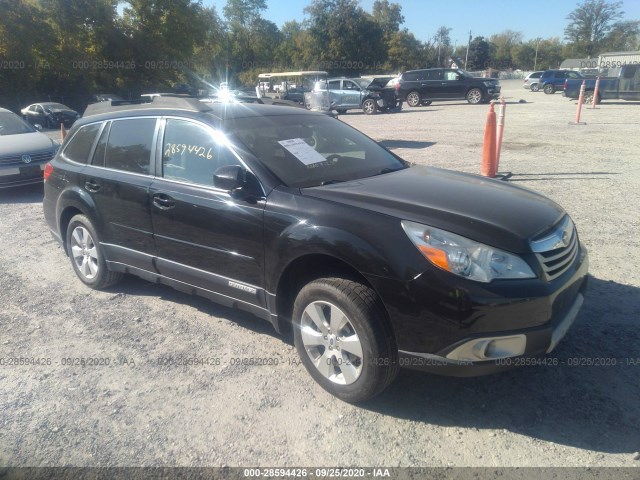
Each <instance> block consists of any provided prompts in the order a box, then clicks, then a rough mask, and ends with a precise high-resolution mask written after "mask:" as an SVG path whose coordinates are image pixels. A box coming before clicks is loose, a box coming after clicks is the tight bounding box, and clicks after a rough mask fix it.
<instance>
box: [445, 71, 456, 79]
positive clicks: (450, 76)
mask: <svg viewBox="0 0 640 480" xmlns="http://www.w3.org/2000/svg"><path fill="white" fill-rule="evenodd" d="M444 79H445V80H449V81H450V80H457V79H458V72H456V71H455V70H445V71H444Z"/></svg>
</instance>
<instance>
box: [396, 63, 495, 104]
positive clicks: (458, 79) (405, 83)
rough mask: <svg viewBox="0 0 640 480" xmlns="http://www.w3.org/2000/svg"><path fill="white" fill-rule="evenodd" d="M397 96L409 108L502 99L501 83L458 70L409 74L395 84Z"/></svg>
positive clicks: (441, 69)
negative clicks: (442, 102) (453, 102)
mask: <svg viewBox="0 0 640 480" xmlns="http://www.w3.org/2000/svg"><path fill="white" fill-rule="evenodd" d="M395 89H396V96H397V98H398V99H399V100H402V101H406V102H407V104H408V105H409V106H410V107H417V106H419V105H429V104H430V103H431V102H432V101H434V100H460V99H466V100H467V101H468V102H469V103H474V104H475V103H482V102H488V101H489V100H491V99H492V98H498V97H499V96H500V82H499V81H498V80H496V79H493V78H480V77H474V76H472V75H471V74H470V73H469V72H466V71H465V70H459V69H455V68H426V69H424V70H409V71H408V72H404V73H403V74H401V75H400V77H399V78H398V80H397V81H396V82H395Z"/></svg>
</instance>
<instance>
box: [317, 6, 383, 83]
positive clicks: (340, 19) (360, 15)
mask: <svg viewBox="0 0 640 480" xmlns="http://www.w3.org/2000/svg"><path fill="white" fill-rule="evenodd" d="M305 12H306V13H307V14H308V15H309V20H308V22H307V25H308V31H309V36H310V40H311V41H310V43H309V48H310V49H311V52H312V53H311V55H310V56H312V57H313V58H315V59H316V60H318V61H319V62H320V66H322V67H323V68H326V69H329V70H332V72H334V73H337V74H345V75H349V76H353V75H357V73H359V72H360V71H362V70H363V69H364V70H377V69H378V66H379V65H382V62H383V61H384V60H385V56H386V55H385V48H384V47H385V45H384V38H383V31H382V28H381V27H380V25H379V24H378V23H377V22H376V21H375V20H374V19H373V17H372V15H371V14H369V13H367V12H365V11H364V10H363V9H362V7H360V5H359V4H358V0H314V1H313V2H312V3H311V4H310V5H308V6H307V7H306V8H305Z"/></svg>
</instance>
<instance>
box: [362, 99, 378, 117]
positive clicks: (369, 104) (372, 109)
mask: <svg viewBox="0 0 640 480" xmlns="http://www.w3.org/2000/svg"><path fill="white" fill-rule="evenodd" d="M362 111H363V112H364V113H366V114H367V115H373V114H374V113H376V112H377V111H378V104H377V103H376V101H375V100H374V99H372V98H367V99H366V100H365V101H364V102H362Z"/></svg>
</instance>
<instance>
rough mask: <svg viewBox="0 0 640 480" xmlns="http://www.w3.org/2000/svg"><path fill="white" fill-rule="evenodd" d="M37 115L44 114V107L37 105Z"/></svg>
mask: <svg viewBox="0 0 640 480" xmlns="http://www.w3.org/2000/svg"><path fill="white" fill-rule="evenodd" d="M36 113H44V110H43V109H42V106H40V105H36Z"/></svg>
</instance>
